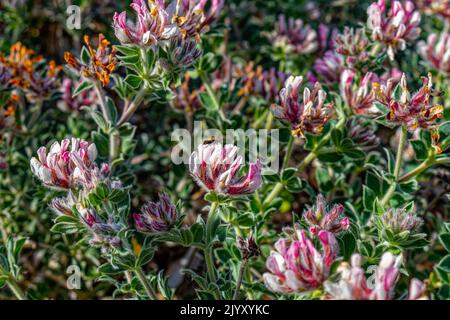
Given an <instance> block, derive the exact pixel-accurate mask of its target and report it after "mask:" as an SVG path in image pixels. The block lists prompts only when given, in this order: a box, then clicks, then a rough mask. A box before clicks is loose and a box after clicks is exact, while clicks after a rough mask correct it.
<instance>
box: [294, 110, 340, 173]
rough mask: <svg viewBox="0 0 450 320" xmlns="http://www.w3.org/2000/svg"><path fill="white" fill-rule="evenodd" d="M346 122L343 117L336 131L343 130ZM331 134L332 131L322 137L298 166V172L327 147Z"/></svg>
mask: <svg viewBox="0 0 450 320" xmlns="http://www.w3.org/2000/svg"><path fill="white" fill-rule="evenodd" d="M345 120H346V119H345V118H344V117H342V118H341V119H340V120H339V121H338V123H337V124H336V127H335V129H340V128H342V127H343V126H344V124H345ZM331 132H332V130H330V132H328V133H327V134H326V135H324V136H323V137H322V139H321V140H320V141H319V143H318V144H317V145H316V146H315V147H314V149H313V150H311V152H310V153H309V154H308V155H307V156H306V157H305V158H304V159H303V160H302V162H300V164H299V165H298V171H302V170H303V169H305V168H306V167H307V166H308V165H309V164H310V163H311V162H312V161H313V160H314V159H315V158H316V157H317V154H318V152H319V151H320V149H321V148H322V147H323V146H324V145H326V144H327V143H328V141H330V139H331Z"/></svg>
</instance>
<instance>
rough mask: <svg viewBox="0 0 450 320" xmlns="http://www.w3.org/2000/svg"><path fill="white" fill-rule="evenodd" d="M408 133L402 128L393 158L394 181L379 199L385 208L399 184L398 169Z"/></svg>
mask: <svg viewBox="0 0 450 320" xmlns="http://www.w3.org/2000/svg"><path fill="white" fill-rule="evenodd" d="M407 134H408V132H407V130H406V126H402V131H401V135H400V141H399V143H398V147H397V155H396V156H395V157H396V158H395V167H394V181H392V184H391V186H390V187H389V189H388V191H387V192H386V194H385V195H384V197H383V199H381V205H382V206H385V205H386V204H387V203H388V202H389V200H391V198H392V196H393V195H394V192H395V188H396V187H397V184H398V182H399V178H398V177H399V175H400V169H401V167H402V160H403V150H404V149H405V144H406V136H407Z"/></svg>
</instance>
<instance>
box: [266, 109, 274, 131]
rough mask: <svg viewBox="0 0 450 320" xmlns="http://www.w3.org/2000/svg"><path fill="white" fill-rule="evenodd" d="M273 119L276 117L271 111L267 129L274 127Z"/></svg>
mask: <svg viewBox="0 0 450 320" xmlns="http://www.w3.org/2000/svg"><path fill="white" fill-rule="evenodd" d="M273 119H274V117H273V113H272V112H269V115H268V116H267V120H266V127H265V129H266V130H270V129H272V125H273Z"/></svg>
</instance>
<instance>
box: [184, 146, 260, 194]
mask: <svg viewBox="0 0 450 320" xmlns="http://www.w3.org/2000/svg"><path fill="white" fill-rule="evenodd" d="M238 151H239V148H238V147H235V146H233V145H231V144H226V145H224V146H222V145H221V144H219V143H211V144H201V145H199V146H198V149H197V151H194V152H193V153H192V155H191V157H190V159H189V170H190V172H191V175H192V177H193V178H194V180H195V181H196V182H197V184H198V185H199V186H200V187H202V188H203V189H205V190H207V191H214V192H217V193H219V194H223V195H231V196H233V195H245V194H250V193H253V192H254V191H255V190H256V189H258V188H259V187H260V186H261V183H262V178H261V163H260V162H259V160H258V161H256V162H255V163H251V164H250V166H249V169H248V172H247V174H246V175H240V174H239V173H240V171H241V169H242V168H243V165H244V163H243V162H244V160H243V158H242V156H240V155H238Z"/></svg>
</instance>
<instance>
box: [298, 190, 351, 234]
mask: <svg viewBox="0 0 450 320" xmlns="http://www.w3.org/2000/svg"><path fill="white" fill-rule="evenodd" d="M343 212H344V207H343V206H342V205H340V204H335V205H333V206H332V207H331V208H327V203H326V201H325V198H324V197H323V196H322V195H321V194H319V195H318V196H317V200H316V205H315V206H313V207H310V208H309V209H308V210H307V211H306V212H305V213H304V214H303V216H304V217H305V220H306V222H307V223H308V224H309V226H310V232H311V234H313V235H317V234H318V233H319V232H320V231H321V230H325V231H328V232H331V233H334V234H337V233H340V232H342V231H345V230H348V228H349V225H350V221H349V219H348V218H347V217H343Z"/></svg>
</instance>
